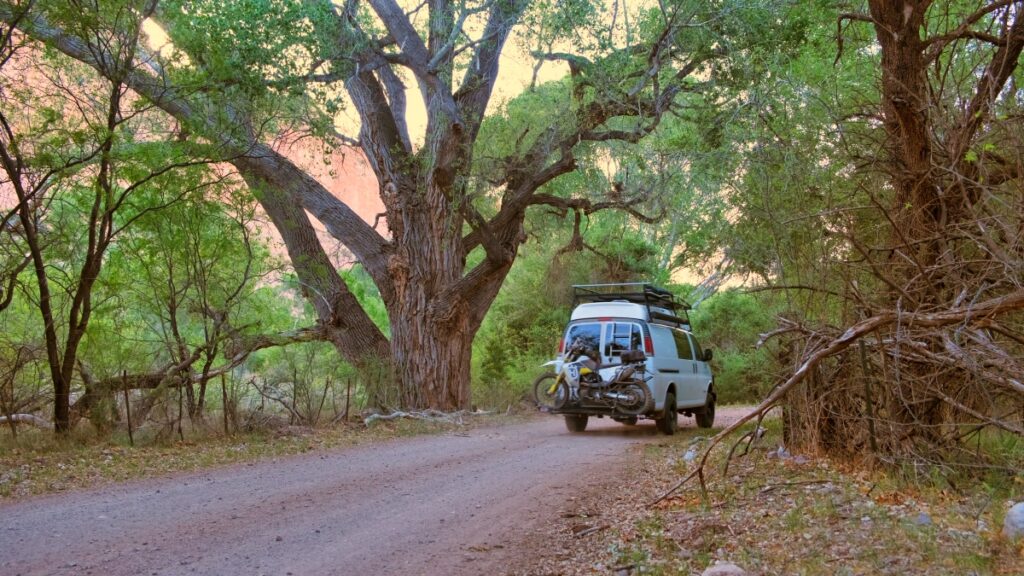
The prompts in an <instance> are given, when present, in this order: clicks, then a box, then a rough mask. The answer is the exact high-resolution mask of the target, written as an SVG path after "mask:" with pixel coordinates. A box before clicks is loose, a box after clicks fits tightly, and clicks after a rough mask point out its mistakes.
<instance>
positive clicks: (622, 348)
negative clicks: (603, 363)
mask: <svg viewBox="0 0 1024 576" xmlns="http://www.w3.org/2000/svg"><path fill="white" fill-rule="evenodd" d="M643 342H644V337H643V334H642V333H641V332H640V325H638V324H632V323H629V324H627V323H625V322H616V323H615V324H613V325H612V327H611V334H610V337H609V338H608V339H607V345H606V346H605V356H608V357H613V356H621V355H622V353H623V352H626V351H627V350H643Z"/></svg>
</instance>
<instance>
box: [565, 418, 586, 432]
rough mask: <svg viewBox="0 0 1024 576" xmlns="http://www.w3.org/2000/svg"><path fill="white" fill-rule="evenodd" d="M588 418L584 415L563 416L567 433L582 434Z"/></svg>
mask: <svg viewBox="0 0 1024 576" xmlns="http://www.w3.org/2000/svg"><path fill="white" fill-rule="evenodd" d="M589 419H590V417H589V416H587V415H586V414H566V415H565V427H566V428H568V429H569V432H583V431H584V430H586V429H587V420H589Z"/></svg>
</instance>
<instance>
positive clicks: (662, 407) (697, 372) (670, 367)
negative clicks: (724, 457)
mask: <svg viewBox="0 0 1024 576" xmlns="http://www.w3.org/2000/svg"><path fill="white" fill-rule="evenodd" d="M573 289H574V296H575V300H576V302H577V305H576V306H575V307H574V309H573V311H572V316H571V318H570V321H569V324H568V326H566V329H565V333H564V336H563V338H562V341H561V343H560V344H559V350H558V352H559V355H560V356H561V355H564V354H565V352H566V347H567V346H569V344H570V343H572V342H576V341H578V339H583V340H585V341H588V342H589V343H590V346H591V347H592V348H595V349H596V350H598V351H599V354H600V357H601V358H600V364H601V369H600V373H601V376H602V378H604V379H609V378H611V376H612V373H613V372H614V371H615V369H616V368H617V367H618V366H619V365H620V364H621V363H622V362H621V359H620V358H621V356H622V353H623V352H626V351H630V350H642V351H643V352H644V354H645V355H646V357H647V358H646V373H647V375H648V378H647V386H648V388H649V390H650V393H651V395H652V397H653V399H654V407H653V408H652V409H651V410H650V411H649V412H648V413H645V414H642V415H641V416H640V417H644V418H653V419H654V420H655V421H656V422H657V425H658V429H659V430H661V431H662V432H664V433H665V434H674V433H675V431H676V430H678V427H679V424H678V420H677V414H678V413H680V412H681V413H683V414H684V415H687V416H694V417H695V418H696V421H697V425H698V426H700V427H701V428H710V427H711V426H712V424H713V423H714V420H715V391H714V377H713V376H712V374H711V368H710V366H708V362H709V361H710V360H711V351H710V350H704V349H702V348H701V347H700V344H699V343H698V341H697V339H696V337H694V335H693V334H692V333H691V331H690V324H689V319H688V318H687V317H686V310H687V309H688V308H689V306H688V305H687V304H686V303H685V302H680V301H678V300H677V299H676V298H675V297H674V296H673V295H672V294H671V293H670V292H668V291H666V290H663V289H660V288H656V287H654V286H651V285H650V284H641V283H633V284H590V285H580V286H573ZM680 313H681V314H682V316H679V314H680ZM557 412H558V413H561V414H564V415H565V421H566V426H567V427H568V428H569V430H571V431H573V432H582V431H583V430H584V429H585V428H586V425H587V420H588V418H589V417H590V416H598V417H604V416H610V417H612V418H614V419H615V420H617V421H620V422H623V423H625V424H635V423H636V421H637V416H625V417H623V416H621V415H618V416H617V415H615V414H613V413H609V411H607V410H602V409H601V408H600V407H585V406H565V407H564V408H561V409H559V410H558V411H557Z"/></svg>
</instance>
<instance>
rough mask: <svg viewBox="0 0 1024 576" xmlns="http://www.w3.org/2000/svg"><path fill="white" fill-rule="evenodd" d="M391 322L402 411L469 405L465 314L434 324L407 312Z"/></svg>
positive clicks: (469, 348)
mask: <svg viewBox="0 0 1024 576" xmlns="http://www.w3.org/2000/svg"><path fill="white" fill-rule="evenodd" d="M397 320H398V321H393V322H392V323H391V355H392V361H393V362H394V371H395V376H396V378H397V380H398V385H399V389H400V393H401V402H402V406H401V407H402V408H403V409H422V408H433V409H436V410H443V411H446V412H448V411H453V410H462V409H467V408H469V406H470V400H471V398H470V359H471V357H472V351H473V346H472V342H473V338H472V336H473V335H472V334H467V331H468V328H469V327H468V322H467V319H466V317H465V315H464V314H463V315H461V317H460V318H458V319H455V320H454V321H451V322H434V321H431V319H430V318H429V317H428V316H426V315H424V314H417V313H411V312H410V313H409V314H407V315H404V317H399V318H397Z"/></svg>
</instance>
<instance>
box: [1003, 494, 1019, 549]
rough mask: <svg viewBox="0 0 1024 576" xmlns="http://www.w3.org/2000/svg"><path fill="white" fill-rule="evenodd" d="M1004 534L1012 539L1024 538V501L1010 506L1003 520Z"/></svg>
mask: <svg viewBox="0 0 1024 576" xmlns="http://www.w3.org/2000/svg"><path fill="white" fill-rule="evenodd" d="M1003 535H1004V536H1006V537H1007V538H1009V539H1011V540H1015V539H1017V538H1024V502H1018V503H1016V504H1014V505H1013V506H1011V507H1010V510H1009V511H1008V512H1007V513H1006V520H1004V521H1003Z"/></svg>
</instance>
